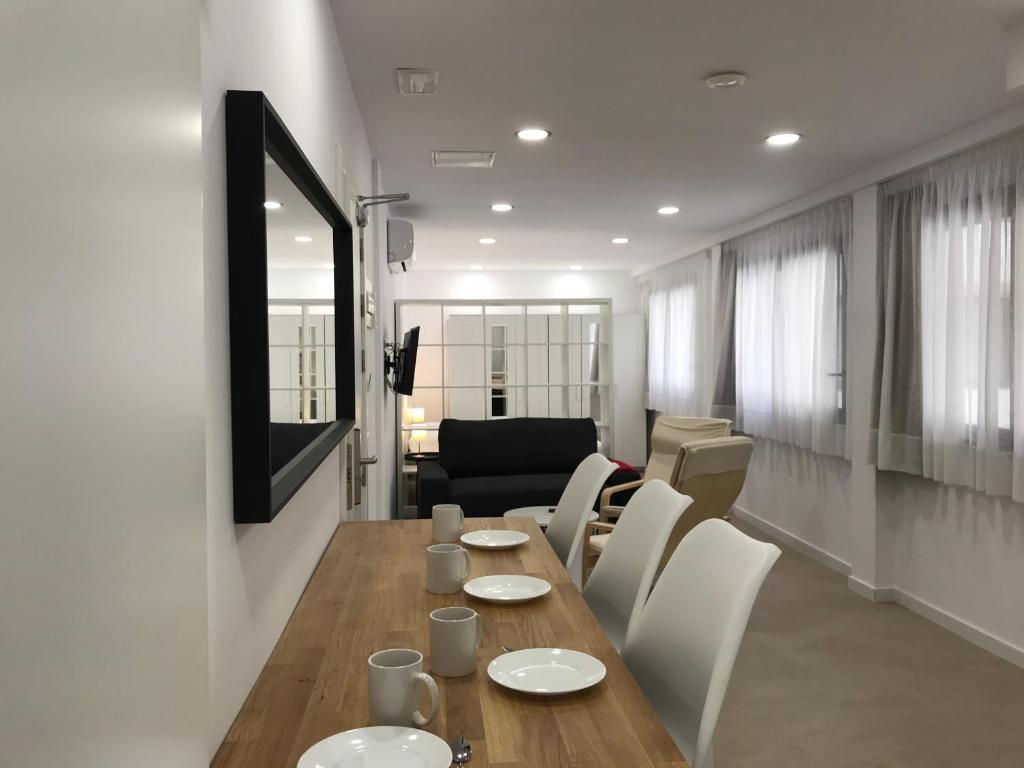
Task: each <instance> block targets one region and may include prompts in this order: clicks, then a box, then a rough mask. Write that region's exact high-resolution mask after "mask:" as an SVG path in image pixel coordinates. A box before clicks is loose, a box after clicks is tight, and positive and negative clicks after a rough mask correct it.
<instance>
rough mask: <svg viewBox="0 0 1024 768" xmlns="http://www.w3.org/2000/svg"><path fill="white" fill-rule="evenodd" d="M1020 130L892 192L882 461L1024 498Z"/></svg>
mask: <svg viewBox="0 0 1024 768" xmlns="http://www.w3.org/2000/svg"><path fill="white" fill-rule="evenodd" d="M1022 180H1024V133H1022V132H1020V131H1017V132H1014V133H1012V134H1008V135H1007V136H1004V137H1001V138H999V139H996V140H994V141H992V142H989V143H988V144H984V145H981V146H979V147H975V148H973V149H971V150H968V151H966V152H964V153H961V154H960V155H956V156H954V157H951V158H949V159H947V160H943V161H941V162H939V163H936V164H935V165H932V166H929V167H926V168H922V169H920V170H918V171H915V172H913V173H910V174H907V175H906V176H902V177H899V178H897V179H893V180H891V181H889V182H887V183H886V184H884V185H882V188H881V193H880V196H879V221H880V227H881V230H882V231H881V238H880V243H881V248H880V252H879V262H880V263H879V273H878V274H879V296H880V298H881V300H882V301H881V306H880V311H881V325H880V328H879V335H878V349H877V352H876V359H877V361H878V363H877V365H876V368H875V397H874V403H873V406H874V408H873V420H874V428H875V429H874V432H873V436H872V443H871V447H872V452H873V455H872V459H873V460H874V461H875V462H876V463H877V465H878V467H879V468H880V469H892V470H898V471H902V472H908V473H911V474H917V475H921V476H923V477H927V478H931V479H934V480H937V481H939V482H943V483H948V484H952V485H963V486H967V487H970V488H974V489H975V490H979V491H982V492H984V493H988V494H992V495H1006V496H1011V497H1012V498H1014V499H1015V500H1017V501H1024V462H1022V460H1021V458H1019V457H1020V456H1022V455H1024V451H1022V450H1021V448H1020V447H1019V446H1016V445H1015V440H1016V436H1017V435H1018V434H1020V432H1021V429H1020V424H1018V423H1017V421H1018V418H1019V416H1018V414H1019V413H1020V403H1019V402H1017V398H1018V397H1019V396H1020V395H1019V392H1018V390H1019V388H1020V384H1019V382H1015V381H1014V368H1015V367H1018V366H1020V365H1021V362H1022V361H1021V360H1019V359H1015V354H1017V353H1016V352H1015V350H1016V349H1018V348H1019V346H1020V345H1019V343H1018V342H1017V340H1016V333H1017V328H1016V325H1017V322H1018V321H1017V320H1016V319H1015V311H1014V303H1015V301H1016V296H1015V288H1016V286H1015V275H1014V273H1015V262H1016V259H1017V256H1018V254H1017V251H1018V249H1019V244H1018V237H1017V232H1016V227H1017V222H1018V217H1017V208H1018V205H1019V203H1020V201H1019V200H1018V199H1017V190H1018V189H1020V185H1021V182H1022Z"/></svg>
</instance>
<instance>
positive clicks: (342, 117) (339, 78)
mask: <svg viewBox="0 0 1024 768" xmlns="http://www.w3.org/2000/svg"><path fill="white" fill-rule="evenodd" d="M335 30H336V28H335V26H334V19H333V17H332V13H331V10H330V7H329V5H328V3H327V1H326V0H263V1H262V2H260V3H258V4H254V3H251V2H246V1H245V0H207V1H206V3H205V14H204V17H203V20H202V37H203V46H202V51H203V86H202V90H203V126H204V127H203V160H204V166H205V190H204V191H205V250H206V314H207V316H206V334H207V352H206V360H207V376H206V396H207V402H208V419H207V435H206V447H207V497H208V516H209V522H208V526H209V536H208V539H209V543H208V562H209V654H210V674H209V699H210V724H209V745H208V746H209V751H210V753H211V754H212V753H213V751H214V750H216V748H217V746H218V745H219V744H220V742H221V740H222V739H223V736H224V734H225V732H226V731H227V729H228V727H229V726H230V724H231V722H232V720H233V719H234V717H235V715H236V714H237V712H238V709H239V707H240V706H241V704H242V702H243V701H244V699H245V696H246V695H247V694H248V692H249V690H250V688H251V687H252V685H253V683H254V682H255V681H256V677H257V676H258V674H259V672H260V670H261V669H262V668H263V665H264V663H265V661H266V659H267V657H268V655H269V654H270V651H271V650H272V649H273V646H274V643H275V642H276V641H277V639H278V637H279V636H280V634H281V631H282V629H283V628H284V626H285V623H286V622H287V620H288V617H289V616H290V614H291V611H292V609H293V608H294V606H295V604H296V602H297V601H298V598H299V596H300V595H301V593H302V590H303V588H304V587H305V585H306V582H307V581H308V579H309V576H310V575H311V573H312V571H313V569H314V568H315V567H316V564H317V562H318V561H319V558H320V556H321V554H322V553H323V550H324V548H325V547H326V545H327V542H328V541H329V539H330V536H331V534H332V533H333V531H334V530H335V528H336V526H337V524H338V521H339V519H340V514H341V491H342V489H341V471H342V468H341V461H340V457H339V451H335V452H334V453H333V454H332V455H331V456H330V458H329V459H328V460H326V461H325V462H324V463H323V464H322V465H321V466H320V467H319V468H318V469H317V471H316V473H314V475H313V476H312V477H311V478H310V480H309V481H308V482H307V484H306V485H305V486H304V487H303V488H302V489H301V491H300V492H299V493H298V494H296V496H295V497H294V498H293V499H292V500H291V501H290V502H289V503H288V505H287V506H286V507H285V508H284V509H283V510H282V511H281V512H280V514H279V515H278V516H277V517H276V518H275V520H274V521H273V522H272V523H270V524H267V525H255V526H236V525H235V524H234V522H233V518H232V496H231V432H230V416H229V414H230V391H229V383H230V378H229V373H230V372H229V365H228V314H227V312H228V309H227V298H228V297H227V243H226V221H225V188H224V184H225V182H224V162H225V161H224V91H225V90H226V89H229V88H230V89H240V90H262V91H264V92H265V93H266V94H267V96H268V98H269V99H270V102H271V103H272V104H273V105H274V108H275V109H276V110H277V112H278V113H279V114H280V115H281V117H282V119H283V120H284V122H285V124H286V125H287V126H288V128H289V129H290V131H291V132H292V135H293V136H294V137H295V139H296V141H297V142H298V144H299V145H300V146H301V147H302V149H303V151H304V152H305V153H306V155H307V157H309V159H310V161H311V162H312V164H313V166H314V167H315V168H316V170H317V172H318V173H319V174H320V176H321V177H322V178H323V179H324V181H325V182H326V184H327V185H328V187H330V188H332V189H336V182H337V179H336V178H335V177H336V163H335V158H336V147H337V145H338V144H341V145H342V146H343V147H344V154H345V158H346V165H347V167H348V168H349V172H350V173H354V174H355V176H356V179H355V180H356V181H357V183H358V184H359V186H360V187H361V188H362V189H364V190H365V189H369V188H370V149H369V144H368V142H367V138H366V133H365V130H364V127H363V123H362V119H361V117H360V114H359V109H358V107H357V105H356V102H355V98H354V96H353V94H352V87H351V83H350V82H349V78H348V73H347V70H346V68H345V61H344V58H343V56H342V52H341V48H340V45H339V43H338V39H337V34H336V31H335Z"/></svg>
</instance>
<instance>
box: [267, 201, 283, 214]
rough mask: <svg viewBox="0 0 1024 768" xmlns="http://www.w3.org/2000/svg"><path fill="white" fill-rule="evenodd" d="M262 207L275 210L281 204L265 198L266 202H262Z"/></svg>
mask: <svg viewBox="0 0 1024 768" xmlns="http://www.w3.org/2000/svg"><path fill="white" fill-rule="evenodd" d="M263 207H264V208H266V209H267V210H268V211H276V210H277V209H278V208H280V207H281V204H280V203H279V202H277V200H267V202H265V203H264V204H263Z"/></svg>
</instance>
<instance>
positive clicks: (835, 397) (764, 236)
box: [722, 198, 852, 456]
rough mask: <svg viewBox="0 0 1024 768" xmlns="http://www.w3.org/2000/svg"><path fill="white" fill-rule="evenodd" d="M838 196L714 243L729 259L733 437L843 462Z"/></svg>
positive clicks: (846, 226) (843, 211) (842, 252)
mask: <svg viewBox="0 0 1024 768" xmlns="http://www.w3.org/2000/svg"><path fill="white" fill-rule="evenodd" d="M851 227H852V219H851V208H850V201H849V199H847V198H843V199H840V200H837V201H834V202H832V203H829V204H827V205H824V206H821V207H819V208H816V209H814V210H811V211H808V212H807V213H804V214H801V215H799V216H795V217H793V218H791V219H787V220H786V221H782V222H779V223H778V224H774V225H772V226H769V227H766V228H764V229H761V230H758V231H756V232H752V233H750V234H748V235H745V236H743V237H740V238H737V239H735V240H731V241H729V242H728V243H725V244H723V246H722V247H723V252H724V253H725V254H727V255H734V256H735V259H736V309H735V346H736V349H735V359H736V374H735V375H736V419H735V422H736V423H735V427H736V429H737V430H738V431H741V432H745V433H747V434H750V435H755V436H758V437H767V438H771V439H774V440H778V441H781V442H786V443H791V444H793V445H796V446H798V447H800V448H808V449H810V450H813V451H816V452H819V453H828V454H833V455H837V456H844V455H846V429H845V405H844V402H843V396H844V388H845V352H844V336H845V332H844V325H843V324H844V317H845V312H844V307H843V300H844V290H845V257H846V253H847V251H848V249H849V243H850V237H851V234H850V233H851Z"/></svg>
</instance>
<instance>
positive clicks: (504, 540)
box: [459, 530, 530, 549]
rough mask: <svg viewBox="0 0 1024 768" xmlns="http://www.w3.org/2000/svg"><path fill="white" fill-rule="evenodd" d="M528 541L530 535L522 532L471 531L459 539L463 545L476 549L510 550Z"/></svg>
mask: <svg viewBox="0 0 1024 768" xmlns="http://www.w3.org/2000/svg"><path fill="white" fill-rule="evenodd" d="M529 540H530V534H528V533H523V532H522V531H501V530H499V531H471V532H470V533H464V534H462V536H461V537H460V538H459V541H461V542H462V543H463V544H468V545H469V546H471V547H476V548H477V549H512V547H518V546H519V545H520V544H525V543H526V542H528V541H529Z"/></svg>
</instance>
